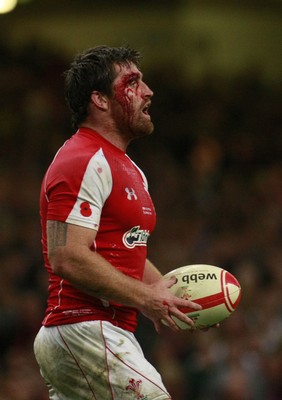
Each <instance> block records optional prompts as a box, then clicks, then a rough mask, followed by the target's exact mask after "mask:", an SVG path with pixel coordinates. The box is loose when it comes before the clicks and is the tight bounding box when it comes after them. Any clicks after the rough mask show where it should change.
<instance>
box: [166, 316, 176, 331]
mask: <svg viewBox="0 0 282 400" xmlns="http://www.w3.org/2000/svg"><path fill="white" fill-rule="evenodd" d="M163 321H165V322H166V324H167V325H168V327H169V328H170V329H172V330H173V331H174V332H178V331H179V330H180V328H179V326H178V325H177V324H176V322H175V321H174V320H173V319H172V318H171V316H170V315H167V316H166V317H164V318H163Z"/></svg>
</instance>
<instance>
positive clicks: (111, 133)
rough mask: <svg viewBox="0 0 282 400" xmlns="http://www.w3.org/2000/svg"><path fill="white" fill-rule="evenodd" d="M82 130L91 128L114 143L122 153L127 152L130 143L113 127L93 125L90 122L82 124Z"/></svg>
mask: <svg viewBox="0 0 282 400" xmlns="http://www.w3.org/2000/svg"><path fill="white" fill-rule="evenodd" d="M81 128H90V129H92V130H94V131H95V132H97V133H98V134H99V135H101V136H102V137H103V138H104V139H106V140H107V141H108V142H110V143H112V144H113V145H114V146H116V147H117V148H119V149H120V150H122V151H124V152H125V151H126V149H127V146H128V144H129V141H128V140H127V139H126V138H124V137H123V136H122V135H121V134H120V133H119V132H117V131H116V130H115V129H114V128H113V127H112V126H106V125H103V126H102V125H99V124H92V123H89V122H84V123H83V124H81Z"/></svg>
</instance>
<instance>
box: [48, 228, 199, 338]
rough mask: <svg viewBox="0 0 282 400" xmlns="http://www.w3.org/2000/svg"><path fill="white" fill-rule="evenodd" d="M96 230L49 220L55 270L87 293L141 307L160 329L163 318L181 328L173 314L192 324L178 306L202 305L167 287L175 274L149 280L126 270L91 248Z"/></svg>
mask: <svg viewBox="0 0 282 400" xmlns="http://www.w3.org/2000/svg"><path fill="white" fill-rule="evenodd" d="M96 234H97V232H96V231H95V230H92V229H88V228H84V227H81V226H77V225H73V224H68V223H64V222H59V221H47V239H48V258H49V261H50V264H51V267H52V269H53V271H54V273H55V274H57V275H58V276H61V277H62V278H64V279H66V280H68V281H69V282H70V283H71V284H72V285H73V286H75V287H76V288H78V289H80V290H81V291H83V292H85V293H87V294H90V295H92V296H95V297H99V298H102V299H105V300H109V301H116V302H119V303H121V304H124V305H127V306H131V307H135V308H137V309H139V310H140V311H141V312H142V313H143V314H144V315H145V316H146V317H148V318H149V319H151V320H152V321H153V323H154V325H155V327H156V330H157V331H160V327H161V320H162V319H163V320H165V321H166V322H167V324H168V325H169V326H170V327H171V328H172V329H173V330H178V328H177V326H176V324H175V322H174V321H173V319H172V318H171V315H175V316H177V317H178V318H180V319H181V320H182V321H184V322H186V323H188V324H193V322H192V320H191V319H190V318H188V317H187V316H186V315H185V314H183V313H182V312H181V311H180V310H179V309H178V307H181V306H182V307H190V308H194V309H199V306H198V305H197V304H195V303H193V302H191V301H190V300H184V299H179V298H178V297H175V296H173V295H172V294H171V292H170V291H169V290H168V288H169V287H170V286H172V285H173V283H174V279H173V278H172V279H171V280H169V281H165V280H164V279H160V280H158V281H156V282H154V283H151V284H148V283H145V282H142V281H139V280H136V279H134V278H131V277H129V276H127V275H125V274H123V273H122V272H120V271H119V270H118V269H116V268H114V267H113V266H112V265H111V264H110V263H109V262H108V261H107V260H106V259H105V258H104V257H102V256H101V255H99V254H98V253H97V252H93V251H92V250H91V245H92V244H93V241H94V240H95V237H96Z"/></svg>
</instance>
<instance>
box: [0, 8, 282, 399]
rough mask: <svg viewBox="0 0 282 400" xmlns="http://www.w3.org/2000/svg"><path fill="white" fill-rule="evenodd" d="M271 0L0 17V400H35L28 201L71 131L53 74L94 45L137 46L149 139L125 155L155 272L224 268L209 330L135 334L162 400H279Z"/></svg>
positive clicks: (39, 287) (280, 142)
mask: <svg viewBox="0 0 282 400" xmlns="http://www.w3.org/2000/svg"><path fill="white" fill-rule="evenodd" d="M281 16H282V2H281V1H278V0H277V1H274V0H265V1H250V0H249V1H231V0H229V1H227V0H225V1H214V0H210V1H203V0H198V1H184V0H183V1H180V0H178V1H151V2H149V1H134V2H133V1H106V2H105V1H95V0H93V1H90V0H81V1H76V0H69V1H66V0H61V1H60V0H57V1H54V0H49V1H47V0H41V1H40V0H37V1H33V2H32V1H27V0H26V1H21V2H19V4H18V5H17V7H16V8H15V9H14V11H12V12H11V13H9V14H3V15H0V93H1V96H0V104H1V106H0V143H1V145H0V154H1V162H0V221H1V222H0V223H1V229H0V285H1V286H0V346H1V349H0V351H1V353H0V400H45V399H47V394H46V389H45V386H44V383H43V381H42V379H41V377H40V375H39V371H38V368H37V365H36V364H35V361H34V357H33V352H32V344H33V340H34V336H35V335H36V332H37V330H38V329H39V327H40V324H41V320H42V316H43V312H44V308H45V301H46V293H47V280H46V275H45V271H44V267H43V263H42V258H41V246H40V221H39V213H38V199H39V190H40V184H41V180H42V177H43V174H44V171H45V169H46V167H47V166H48V164H49V163H50V161H51V160H52V158H53V156H54V153H55V152H56V150H57V149H58V147H59V146H61V144H62V143H63V142H64V140H66V139H67V138H68V137H69V136H70V135H71V134H72V133H73V130H72V128H71V125H70V118H69V113H68V110H67V108H66V106H65V103H64V97H63V80H62V73H63V71H64V70H65V69H66V68H67V67H68V64H69V62H70V61H71V59H72V58H73V56H74V54H76V53H77V52H78V51H81V50H83V49H85V48H87V47H91V46H95V45H98V44H108V45H124V44H129V45H130V46H132V47H135V48H137V49H138V50H141V51H142V53H143V56H144V60H143V72H144V79H145V80H146V82H147V83H148V84H149V86H150V87H151V88H152V89H153V91H154V93H155V95H154V98H153V105H152V107H151V115H152V118H153V121H154V124H155V132H154V134H153V135H152V136H150V137H148V138H144V139H140V140H138V141H136V142H135V143H132V145H130V147H129V150H128V153H129V155H130V156H131V157H132V158H133V159H134V161H136V162H137V164H138V165H139V166H140V167H141V168H142V169H143V170H144V172H145V174H146V175H147V178H148V181H149V188H150V192H151V195H152V197H153V200H154V202H155V206H156V210H157V214H158V223H157V227H156V230H155V232H154V234H153V235H152V237H151V238H150V240H149V257H150V258H151V260H152V261H153V262H154V263H155V264H156V265H157V266H158V267H159V268H160V269H161V271H162V272H163V273H166V272H167V271H169V270H171V269H174V268H176V267H178V266H182V265H186V264H193V263H208V264H215V265H218V266H221V267H223V268H226V269H228V270H229V271H231V272H232V273H233V274H235V276H236V277H237V278H238V280H239V281H240V283H241V285H242V291H243V295H242V302H241V304H240V306H239V308H238V309H237V311H236V312H235V313H234V314H233V315H232V317H230V318H229V319H228V320H227V321H225V322H224V323H223V324H222V326H221V328H220V329H214V330H211V331H209V332H207V333H202V332H196V333H193V334H190V333H187V332H182V333H180V334H177V335H176V334H174V333H171V332H170V331H169V330H168V329H166V328H164V332H163V334H161V335H157V334H156V333H154V330H153V327H152V325H151V323H150V321H147V320H145V319H144V318H142V317H141V318H140V327H139V329H138V332H137V336H138V338H139V340H140V342H141V344H142V347H143V349H144V351H145V352H146V355H147V357H148V358H149V359H150V360H151V361H152V362H153V363H154V364H155V365H156V366H157V368H158V369H159V371H160V372H161V374H162V376H163V380H164V382H165V384H166V386H167V388H168V389H169V390H170V392H171V394H172V395H173V399H174V400H186V399H190V400H278V399H281V398H282V389H281V371H282V340H281V338H282V315H281V310H282V308H281V290H282V272H281V271H282V269H281V267H282V265H281V264H282V250H281V234H282V211H281V210H282V208H281V207H282V165H281V155H282V152H281V151H282V138H281V127H282V124H281V122H282V121H281V104H282V102H281V100H282V98H281V91H282V88H281V81H282V80H281V78H282V68H281V67H282V63H281V61H282V57H281V36H282V35H281V33H282V32H281Z"/></svg>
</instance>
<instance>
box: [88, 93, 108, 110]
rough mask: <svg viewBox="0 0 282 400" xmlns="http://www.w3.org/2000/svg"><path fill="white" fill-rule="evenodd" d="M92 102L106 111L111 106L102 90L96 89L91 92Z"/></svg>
mask: <svg viewBox="0 0 282 400" xmlns="http://www.w3.org/2000/svg"><path fill="white" fill-rule="evenodd" d="M90 99H91V103H93V104H94V105H95V106H96V107H97V108H99V110H103V111H106V110H107V109H108V107H109V105H108V97H107V96H106V95H104V94H102V93H101V92H98V91H94V92H92V93H91V98H90Z"/></svg>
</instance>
